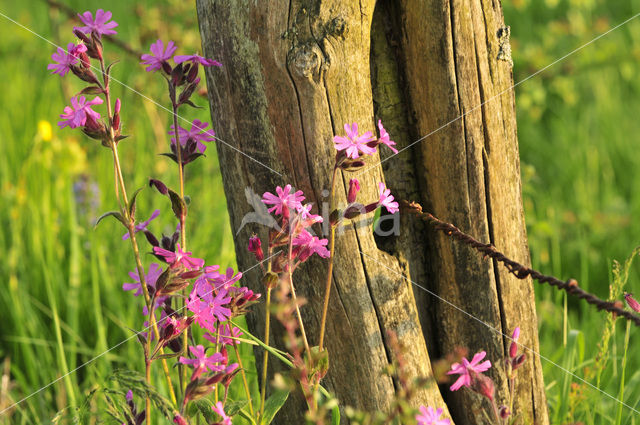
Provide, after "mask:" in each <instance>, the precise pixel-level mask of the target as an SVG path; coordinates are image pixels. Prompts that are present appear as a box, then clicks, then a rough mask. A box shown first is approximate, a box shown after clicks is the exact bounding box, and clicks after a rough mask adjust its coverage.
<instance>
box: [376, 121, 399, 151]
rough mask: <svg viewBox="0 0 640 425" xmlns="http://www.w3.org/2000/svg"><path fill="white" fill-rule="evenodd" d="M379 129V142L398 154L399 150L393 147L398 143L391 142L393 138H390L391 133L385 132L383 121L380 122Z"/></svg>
mask: <svg viewBox="0 0 640 425" xmlns="http://www.w3.org/2000/svg"><path fill="white" fill-rule="evenodd" d="M378 129H379V130H380V139H378V141H379V142H380V143H382V144H384V145H387V147H388V148H389V149H391V150H392V151H393V153H398V149H396V148H394V147H393V146H394V145H395V144H396V142H394V141H393V140H391V138H390V137H389V133H387V130H385V129H384V127H383V126H382V120H378Z"/></svg>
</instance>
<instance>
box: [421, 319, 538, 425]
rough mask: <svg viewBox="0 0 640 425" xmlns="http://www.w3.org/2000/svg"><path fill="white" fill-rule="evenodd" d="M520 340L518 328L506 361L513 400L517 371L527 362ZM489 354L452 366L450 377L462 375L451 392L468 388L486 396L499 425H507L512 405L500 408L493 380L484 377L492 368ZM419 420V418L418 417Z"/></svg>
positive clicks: (481, 353)
mask: <svg viewBox="0 0 640 425" xmlns="http://www.w3.org/2000/svg"><path fill="white" fill-rule="evenodd" d="M519 338H520V327H516V328H515V329H514V330H513V333H512V334H511V343H510V344H509V350H508V353H507V356H506V357H505V359H504V364H505V367H506V375H507V378H508V379H509V398H510V400H513V392H514V390H515V371H516V370H517V369H518V368H519V367H520V366H522V365H523V364H524V362H525V360H526V355H525V354H518V339H519ZM486 355H487V353H486V352H485V351H481V352H479V353H477V354H475V355H474V356H473V359H471V361H469V360H467V359H466V358H464V357H463V358H462V362H456V363H453V364H452V365H451V370H450V371H449V372H447V374H448V375H460V376H459V377H458V379H457V380H456V381H455V382H454V383H453V385H451V387H450V389H451V391H457V390H459V389H460V388H463V387H467V388H469V389H470V390H471V391H473V392H475V393H477V394H480V395H482V396H484V397H485V398H486V399H487V400H489V403H490V404H491V407H492V409H493V415H494V419H495V420H496V423H497V424H506V423H507V421H508V418H509V417H510V416H511V414H512V413H511V410H510V409H511V407H510V406H511V404H512V402H511V401H510V402H509V406H506V405H501V406H500V407H498V405H497V403H496V400H495V385H494V383H493V380H492V379H491V378H489V377H488V376H486V375H484V374H483V372H486V371H487V370H489V369H490V368H491V362H490V361H489V360H485V361H483V359H484V358H485V356H486ZM416 419H418V417H416ZM425 423H426V424H431V423H434V424H437V425H439V422H433V421H432V422H425ZM418 425H422V423H421V422H420V419H418Z"/></svg>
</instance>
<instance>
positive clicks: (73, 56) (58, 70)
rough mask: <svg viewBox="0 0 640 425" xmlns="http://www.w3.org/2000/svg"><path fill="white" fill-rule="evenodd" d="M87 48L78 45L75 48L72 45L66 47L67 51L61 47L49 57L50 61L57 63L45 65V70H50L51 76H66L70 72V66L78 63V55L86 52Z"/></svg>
mask: <svg viewBox="0 0 640 425" xmlns="http://www.w3.org/2000/svg"><path fill="white" fill-rule="evenodd" d="M86 51H87V46H85V45H84V44H82V43H80V44H78V45H77V46H76V45H75V44H74V43H69V44H68V45H67V51H65V50H64V49H63V48H62V47H58V49H57V51H56V53H54V54H52V55H51V59H53V60H54V62H57V63H50V64H49V65H47V69H51V70H52V72H51V73H52V74H59V75H60V76H64V75H67V74H68V73H69V71H70V70H71V65H75V64H76V63H78V55H79V54H80V53H83V52H86Z"/></svg>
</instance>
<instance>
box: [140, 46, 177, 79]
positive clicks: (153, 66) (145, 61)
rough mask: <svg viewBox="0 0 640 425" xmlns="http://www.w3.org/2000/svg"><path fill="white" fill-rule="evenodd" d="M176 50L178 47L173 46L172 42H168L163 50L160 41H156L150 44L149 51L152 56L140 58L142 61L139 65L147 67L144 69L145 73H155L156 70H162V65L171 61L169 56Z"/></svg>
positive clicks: (145, 55) (147, 55)
mask: <svg viewBox="0 0 640 425" xmlns="http://www.w3.org/2000/svg"><path fill="white" fill-rule="evenodd" d="M177 49H178V47H177V46H176V45H175V44H173V41H169V42H168V43H167V48H166V49H165V47H164V43H163V42H162V40H158V41H156V42H155V43H152V44H151V47H150V50H151V53H152V54H144V55H142V56H140V59H142V62H140V63H141V64H142V65H149V66H147V69H146V71H147V72H151V71H153V72H155V71H156V70H158V69H162V64H163V63H165V62H166V61H168V60H169V59H171V56H173V54H174V53H175V52H176V50H177Z"/></svg>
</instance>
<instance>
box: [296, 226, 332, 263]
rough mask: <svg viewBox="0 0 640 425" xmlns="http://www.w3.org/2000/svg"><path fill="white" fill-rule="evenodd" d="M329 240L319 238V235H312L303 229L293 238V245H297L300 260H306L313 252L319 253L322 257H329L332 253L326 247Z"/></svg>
mask: <svg viewBox="0 0 640 425" xmlns="http://www.w3.org/2000/svg"><path fill="white" fill-rule="evenodd" d="M327 243H328V241H327V240H326V239H319V238H318V237H317V236H313V235H311V233H309V232H307V231H306V230H303V231H302V232H300V235H298V237H296V238H295V239H294V240H293V246H295V247H296V249H295V253H294V254H295V255H297V256H298V259H299V260H300V261H306V260H307V258H309V257H311V256H312V255H313V254H318V255H319V256H321V257H322V258H328V257H329V256H330V255H331V253H330V252H329V250H328V249H327V248H326V247H327Z"/></svg>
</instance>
